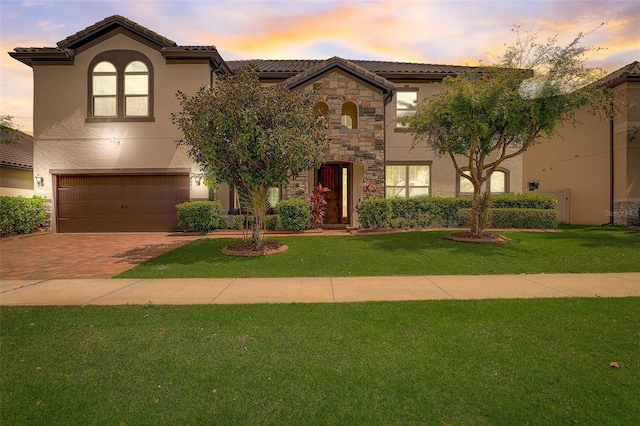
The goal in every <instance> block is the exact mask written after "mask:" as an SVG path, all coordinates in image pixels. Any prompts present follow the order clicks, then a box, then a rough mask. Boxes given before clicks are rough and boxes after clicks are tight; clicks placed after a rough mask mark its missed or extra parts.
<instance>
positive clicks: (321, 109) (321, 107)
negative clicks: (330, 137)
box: [313, 101, 329, 128]
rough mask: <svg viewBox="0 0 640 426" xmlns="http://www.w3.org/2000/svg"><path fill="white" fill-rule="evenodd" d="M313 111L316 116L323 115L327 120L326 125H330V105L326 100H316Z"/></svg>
mask: <svg viewBox="0 0 640 426" xmlns="http://www.w3.org/2000/svg"><path fill="white" fill-rule="evenodd" d="M313 113H314V114H315V116H316V117H319V116H323V117H324V118H325V120H326V122H325V127H327V128H328V127H329V105H327V104H326V102H323V101H318V102H316V104H315V105H314V106H313Z"/></svg>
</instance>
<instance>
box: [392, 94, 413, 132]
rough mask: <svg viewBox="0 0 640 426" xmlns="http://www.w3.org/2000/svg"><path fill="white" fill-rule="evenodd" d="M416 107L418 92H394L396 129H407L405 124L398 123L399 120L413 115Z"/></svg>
mask: <svg viewBox="0 0 640 426" xmlns="http://www.w3.org/2000/svg"><path fill="white" fill-rule="evenodd" d="M417 105H418V90H417V89H414V90H398V91H397V92H396V118H397V119H398V121H397V122H396V127H400V128H407V127H409V126H408V125H406V124H402V123H400V121H399V120H400V119H401V118H403V117H406V116H408V115H412V114H415V112H416V106H417Z"/></svg>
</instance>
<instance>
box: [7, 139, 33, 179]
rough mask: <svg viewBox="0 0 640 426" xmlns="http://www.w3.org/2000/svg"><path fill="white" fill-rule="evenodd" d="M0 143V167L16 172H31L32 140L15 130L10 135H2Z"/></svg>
mask: <svg viewBox="0 0 640 426" xmlns="http://www.w3.org/2000/svg"><path fill="white" fill-rule="evenodd" d="M2 140H3V141H4V140H8V141H10V143H5V142H3V143H0V166H1V167H7V168H10V169H18V170H33V138H32V137H31V136H29V135H28V134H26V133H23V132H21V131H19V130H15V131H14V132H12V133H11V134H5V133H3V134H2Z"/></svg>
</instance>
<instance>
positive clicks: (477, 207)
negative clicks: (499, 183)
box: [470, 183, 490, 236]
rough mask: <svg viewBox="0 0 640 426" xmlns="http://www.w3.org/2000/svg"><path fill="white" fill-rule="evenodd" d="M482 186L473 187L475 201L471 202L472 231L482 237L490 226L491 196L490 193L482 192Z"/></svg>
mask: <svg viewBox="0 0 640 426" xmlns="http://www.w3.org/2000/svg"><path fill="white" fill-rule="evenodd" d="M481 189H482V187H481V186H480V185H477V186H476V185H475V183H474V185H473V201H472V202H471V217H470V228H471V229H470V230H471V233H472V234H474V235H475V236H480V235H481V234H482V233H483V232H484V230H485V229H486V228H487V226H488V215H489V211H488V210H489V196H490V194H489V193H488V192H486V191H485V192H481Z"/></svg>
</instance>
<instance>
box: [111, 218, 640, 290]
mask: <svg viewBox="0 0 640 426" xmlns="http://www.w3.org/2000/svg"><path fill="white" fill-rule="evenodd" d="M448 233H450V231H429V232H408V233H398V234H381V235H366V236H365V235H361V236H291V237H277V241H278V242H281V243H283V244H286V245H288V246H289V250H288V251H286V252H284V253H279V254H276V255H272V256H266V257H260V258H237V257H229V256H225V255H223V254H221V253H220V250H221V249H222V248H223V247H226V246H228V245H230V244H231V243H232V242H234V241H236V240H232V239H229V238H225V239H206V238H205V239H200V240H197V241H194V242H193V243H190V244H188V245H186V246H184V247H181V248H178V249H176V250H173V251H171V252H169V253H166V254H164V255H162V256H160V257H158V258H155V259H152V260H149V261H147V262H145V263H143V264H141V265H138V266H136V267H135V268H133V269H131V270H129V271H125V272H123V273H121V274H120V275H118V276H117V278H218V277H301V276H310V277H314V276H380V275H449V274H458V275H474V274H535V273H577V272H592V273H596V272H636V271H640V229H633V228H618V227H565V228H563V230H562V232H559V233H556V232H504V233H503V235H505V236H507V237H508V238H509V242H507V243H504V244H498V245H493V244H491V245H490V244H472V243H455V242H452V241H448V240H444V239H443V238H442V237H443V236H444V235H446V234H448Z"/></svg>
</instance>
